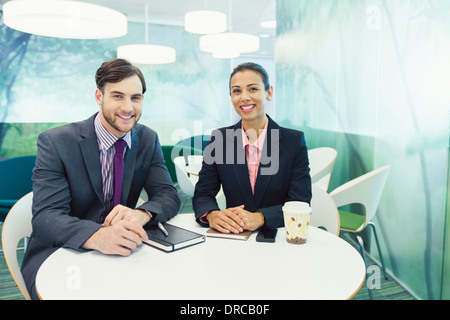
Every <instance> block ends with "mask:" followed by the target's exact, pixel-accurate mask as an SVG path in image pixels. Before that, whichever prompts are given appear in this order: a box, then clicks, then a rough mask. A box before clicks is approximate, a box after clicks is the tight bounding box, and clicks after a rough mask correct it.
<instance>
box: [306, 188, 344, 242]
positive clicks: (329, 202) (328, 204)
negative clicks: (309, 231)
mask: <svg viewBox="0 0 450 320" xmlns="http://www.w3.org/2000/svg"><path fill="white" fill-rule="evenodd" d="M309 223H310V225H312V226H314V227H318V228H324V229H325V230H326V231H328V232H330V233H332V234H335V235H336V236H339V230H340V221H339V211H338V209H337V207H336V204H335V203H334V201H333V199H332V198H331V196H330V195H329V194H328V193H327V192H326V191H325V190H324V189H323V188H322V187H320V186H318V185H315V184H313V185H312V198H311V219H310V221H309Z"/></svg>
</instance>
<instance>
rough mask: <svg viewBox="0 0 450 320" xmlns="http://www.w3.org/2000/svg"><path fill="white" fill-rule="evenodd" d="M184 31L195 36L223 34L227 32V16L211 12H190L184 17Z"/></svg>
mask: <svg viewBox="0 0 450 320" xmlns="http://www.w3.org/2000/svg"><path fill="white" fill-rule="evenodd" d="M184 29H185V30H186V31H187V32H190V33H196V34H211V33H220V32H224V31H226V30H227V16H226V15H225V14H224V13H222V12H219V11H212V10H195V11H191V12H188V13H186V14H185V15H184Z"/></svg>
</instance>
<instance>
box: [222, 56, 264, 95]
mask: <svg viewBox="0 0 450 320" xmlns="http://www.w3.org/2000/svg"><path fill="white" fill-rule="evenodd" d="M245 70H252V71H255V72H257V73H259V74H260V75H261V78H262V81H263V83H264V88H265V90H266V91H268V90H269V87H270V84H269V75H268V74H267V71H266V69H264V68H263V67H262V66H261V65H259V64H257V63H253V62H245V63H241V64H240V65H238V66H237V67H235V68H234V70H233V72H232V73H231V75H230V82H229V86H231V78H233V76H234V75H235V74H236V73H238V72H241V71H245ZM230 89H231V88H230Z"/></svg>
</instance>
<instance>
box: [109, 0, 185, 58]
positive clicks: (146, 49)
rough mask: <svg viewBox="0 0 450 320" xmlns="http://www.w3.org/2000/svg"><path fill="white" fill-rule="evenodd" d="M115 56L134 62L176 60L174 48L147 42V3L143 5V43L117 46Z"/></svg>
mask: <svg viewBox="0 0 450 320" xmlns="http://www.w3.org/2000/svg"><path fill="white" fill-rule="evenodd" d="M117 58H123V59H126V60H128V61H130V62H131V63H136V64H167V63H173V62H175V61H176V60H177V53H176V50H175V49H174V48H172V47H167V46H161V45H154V44H148V5H146V6H145V44H127V45H123V46H119V47H118V48H117Z"/></svg>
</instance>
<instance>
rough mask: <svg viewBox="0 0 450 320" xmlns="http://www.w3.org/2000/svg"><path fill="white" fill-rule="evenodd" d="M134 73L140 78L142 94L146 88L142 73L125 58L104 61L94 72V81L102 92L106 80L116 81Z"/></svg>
mask: <svg viewBox="0 0 450 320" xmlns="http://www.w3.org/2000/svg"><path fill="white" fill-rule="evenodd" d="M134 75H137V76H138V77H139V79H140V80H141V83H142V94H144V93H145V91H146V90H147V87H146V85H145V79H144V75H143V74H142V73H141V71H140V70H139V69H138V67H136V66H133V65H132V64H131V63H130V62H129V61H127V60H125V59H112V60H109V61H106V62H104V63H103V64H102V65H101V66H100V68H98V70H97V73H96V74H95V82H96V83H97V88H98V89H99V90H101V91H102V93H104V91H103V88H104V87H105V84H106V83H107V82H111V83H117V82H120V81H122V80H124V79H126V78H129V77H132V76H134Z"/></svg>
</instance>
